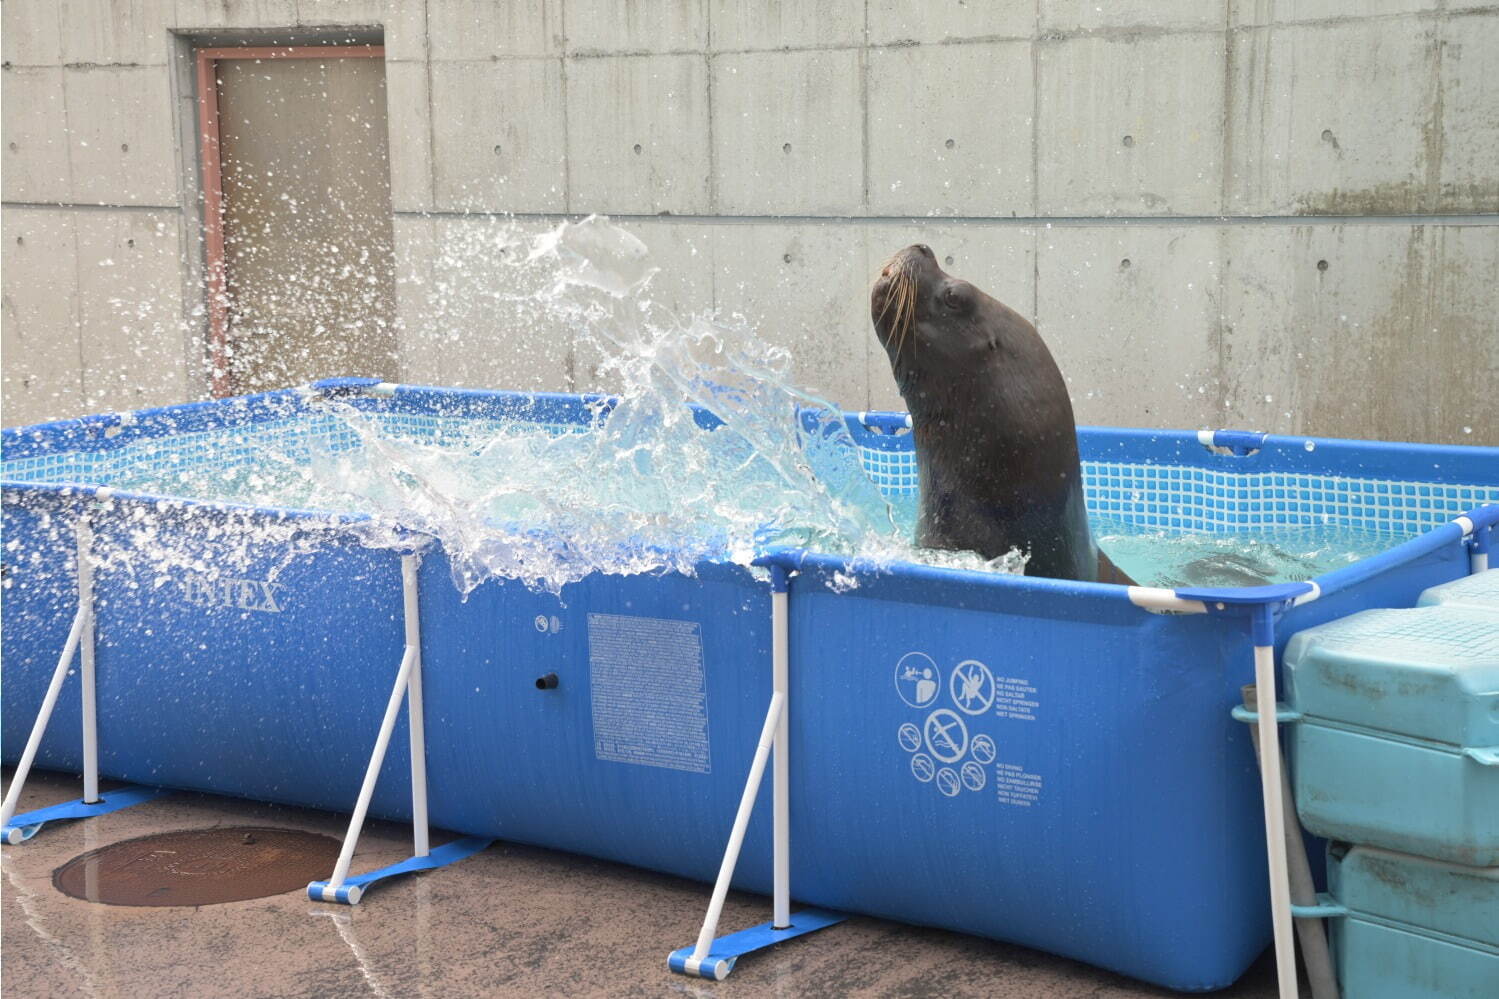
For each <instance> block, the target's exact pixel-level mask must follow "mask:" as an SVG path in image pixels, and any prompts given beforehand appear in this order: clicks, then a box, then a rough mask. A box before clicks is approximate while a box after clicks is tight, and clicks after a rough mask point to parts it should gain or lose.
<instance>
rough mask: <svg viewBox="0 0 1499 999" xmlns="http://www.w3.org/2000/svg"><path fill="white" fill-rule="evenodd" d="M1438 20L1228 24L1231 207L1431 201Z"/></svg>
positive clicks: (1364, 210)
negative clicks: (1232, 29) (1236, 28)
mask: <svg viewBox="0 0 1499 999" xmlns="http://www.w3.org/2000/svg"><path fill="white" fill-rule="evenodd" d="M1435 32H1436V22H1434V21H1413V20H1408V19H1395V20H1376V21H1350V22H1343V23H1337V24H1327V25H1297V26H1293V27H1286V28H1264V29H1254V30H1250V31H1244V32H1236V33H1235V34H1234V35H1233V41H1232V44H1233V54H1232V60H1233V63H1232V65H1233V75H1234V79H1233V83H1232V85H1231V87H1232V94H1233V99H1232V107H1231V108H1230V109H1229V115H1230V119H1229V136H1230V138H1229V143H1228V146H1229V153H1228V156H1229V162H1228V169H1229V205H1228V207H1229V209H1230V210H1231V211H1232V212H1234V213H1244V214H1266V215H1276V214H1292V213H1304V214H1323V213H1331V214H1340V215H1343V214H1346V215H1361V214H1368V215H1399V214H1403V213H1406V212H1421V211H1424V210H1427V208H1428V206H1429V204H1430V200H1431V199H1430V197H1429V192H1428V183H1429V177H1428V172H1429V171H1431V170H1434V169H1435V168H1436V165H1437V162H1438V157H1437V153H1436V150H1435V149H1434V148H1433V145H1434V144H1435V143H1436V142H1437V141H1438V139H1437V136H1438V129H1437V128H1436V123H1435V121H1434V116H1435V100H1436V92H1435V81H1436V77H1437V74H1436V63H1435V59H1436V47H1437V46H1436V35H1435Z"/></svg>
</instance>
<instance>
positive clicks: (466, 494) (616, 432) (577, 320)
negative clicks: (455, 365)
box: [119, 217, 1025, 594]
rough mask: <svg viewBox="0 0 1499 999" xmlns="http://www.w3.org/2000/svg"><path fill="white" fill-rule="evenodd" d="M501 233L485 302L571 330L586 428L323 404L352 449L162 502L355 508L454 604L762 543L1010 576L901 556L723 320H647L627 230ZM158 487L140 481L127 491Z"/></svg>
mask: <svg viewBox="0 0 1499 999" xmlns="http://www.w3.org/2000/svg"><path fill="white" fill-rule="evenodd" d="M504 238H505V239H506V240H507V241H508V243H509V245H510V246H512V247H515V246H517V245H518V246H519V247H521V248H523V249H524V252H507V253H506V254H505V255H504V258H503V259H505V260H506V261H508V266H509V268H510V269H511V274H510V275H509V276H511V277H513V283H512V284H513V290H509V291H507V292H506V293H505V294H504V295H503V296H497V297H499V298H501V299H502V301H504V302H506V303H508V304H511V305H513V306H514V307H515V308H516V309H517V310H519V311H521V312H532V311H536V312H540V313H544V314H547V315H548V317H549V318H550V319H551V320H553V321H554V322H555V321H559V320H560V321H561V322H562V323H564V324H566V325H568V326H571V327H572V328H574V329H576V330H578V331H580V332H581V333H582V339H583V341H584V342H586V343H587V344H589V346H590V347H591V348H592V349H594V350H596V351H597V352H598V353H599V354H600V355H602V361H601V362H600V365H599V367H600V372H601V374H602V376H603V377H604V378H605V380H606V381H608V382H609V383H612V384H615V385H618V386H620V391H619V393H618V397H617V401H614V402H613V403H612V405H611V404H610V403H608V402H606V401H604V400H602V399H600V400H598V401H597V402H595V403H594V404H593V406H592V421H591V424H590V425H589V426H587V427H584V428H573V429H575V430H578V429H581V430H583V431H584V432H567V430H566V429H563V428H558V427H555V426H548V425H543V424H536V423H529V422H525V421H514V422H509V423H498V424H474V426H476V427H479V428H480V429H478V430H477V431H475V430H472V429H471V430H470V432H469V433H468V434H466V435H463V437H462V439H461V440H460V441H459V442H458V443H457V444H456V445H454V444H452V443H449V444H446V445H444V444H432V443H422V442H417V441H413V440H409V439H402V438H401V437H399V436H393V435H391V434H389V433H387V432H386V430H385V428H384V425H383V424H382V422H381V419H380V416H379V414H377V413H369V412H365V411H363V410H360V409H358V408H356V407H355V406H353V405H352V404H349V403H347V402H338V401H330V402H327V403H325V404H323V406H324V408H325V409H326V410H327V411H328V412H330V413H333V414H334V415H336V417H337V418H338V419H339V420H341V421H343V422H344V423H345V424H346V425H347V426H348V427H349V428H350V429H352V430H353V431H354V433H355V434H356V435H357V437H358V440H359V446H358V447H356V448H354V449H352V450H333V449H332V448H330V447H326V446H325V447H322V448H316V447H315V448H314V453H313V455H312V457H311V460H308V459H307V457H306V455H305V454H304V455H301V456H298V457H292V456H288V455H280V454H276V453H268V454H265V455H264V456H262V460H261V461H260V462H259V463H258V464H257V465H256V466H255V467H253V468H249V469H237V470H234V471H231V472H228V473H225V472H222V471H215V472H201V471H193V470H191V469H189V470H187V471H185V472H183V473H180V474H179V475H178V477H177V481H174V482H172V483H170V485H169V487H168V488H169V491H170V493H171V494H172V495H188V496H195V497H201V498H211V499H227V500H235V501H238V502H248V503H252V504H254V505H257V506H285V507H299V508H304V509H323V510H338V511H358V512H362V513H369V514H371V515H372V520H371V521H370V522H369V523H368V524H365V525H362V526H360V527H359V528H357V530H359V532H360V533H361V535H362V536H363V538H364V540H365V541H366V543H369V544H372V545H377V546H392V547H394V546H400V545H405V544H408V543H409V541H408V539H409V532H410V531H413V530H414V531H417V532H420V533H422V534H425V535H429V536H431V537H433V538H436V539H437V540H439V541H440V542H441V543H442V545H443V547H444V550H445V551H446V553H447V555H448V557H449V560H450V562H451V564H452V568H453V580H454V583H455V585H456V586H457V587H458V588H459V589H460V591H462V592H464V593H465V594H466V593H468V592H470V591H472V590H473V589H474V587H476V586H478V585H479V584H480V583H482V582H484V581H485V580H486V579H490V578H496V577H499V578H506V579H517V580H521V581H523V582H524V583H526V584H527V585H528V586H531V587H534V588H537V589H542V590H546V591H550V592H553V593H558V592H560V590H561V588H562V587H563V586H565V585H566V584H568V583H571V582H575V581H577V580H580V579H582V578H583V577H584V576H587V575H588V574H589V573H591V572H607V573H643V572H660V571H676V572H682V573H688V574H690V573H692V572H693V571H694V568H695V566H696V565H697V564H698V563H700V562H702V561H729V562H734V563H737V564H740V565H748V564H749V563H750V562H751V561H752V560H753V559H754V558H755V557H756V556H757V555H759V554H761V553H763V552H764V551H765V550H766V549H767V548H769V547H773V546H777V545H798V546H805V547H808V548H812V549H815V550H818V551H824V552H832V553H837V554H846V555H857V556H859V557H860V559H861V561H862V560H867V562H868V564H869V565H870V566H871V567H880V566H882V565H885V564H888V563H889V562H891V561H895V560H903V561H921V562H926V563H928V564H938V565H945V566H949V567H957V568H969V569H989V570H996V571H1004V572H1020V571H1022V570H1023V568H1024V562H1025V559H1024V556H1022V555H1020V554H1019V553H1018V552H1017V553H1012V554H1011V555H1010V556H1007V557H1005V558H1001V559H997V560H994V561H992V562H989V561H984V560H982V559H981V558H980V557H979V556H977V555H975V554H972V553H967V554H960V553H944V552H932V551H927V550H922V549H917V548H915V547H914V546H913V545H912V544H911V543H910V542H909V540H908V539H909V537H910V535H911V531H910V525H909V522H908V517H906V516H903V515H902V511H898V510H896V509H895V508H893V507H892V506H891V504H890V503H889V502H888V501H887V500H886V499H885V498H884V497H883V496H882V495H881V494H880V492H879V490H878V488H877V487H876V486H875V485H874V483H873V482H871V481H870V479H869V478H868V476H867V475H866V474H865V473H864V471H863V468H862V467H861V466H860V464H859V461H858V459H857V451H856V450H855V446H854V442H853V440H852V438H851V436H850V435H849V432H848V430H847V428H846V426H845V425H844V423H843V420H842V417H841V415H840V414H839V413H838V412H837V410H836V408H835V407H834V406H832V404H830V403H828V402H826V401H824V400H821V399H818V398H816V397H814V396H811V395H808V394H806V393H805V392H803V391H801V390H799V389H798V388H796V387H795V386H794V385H793V383H792V381H791V376H790V368H791V356H790V354H789V353H788V352H787V351H786V350H784V349H783V348H780V347H777V346H774V345H771V344H768V343H766V342H765V341H763V340H762V339H760V338H759V337H758V336H756V335H755V331H754V330H753V329H752V328H750V327H749V326H747V325H744V324H742V323H740V324H733V323H727V322H724V321H722V320H719V319H717V318H715V317H712V316H709V315H693V316H688V317H685V318H681V317H678V316H676V315H674V314H672V313H671V312H670V311H669V310H668V309H666V308H664V307H662V306H661V305H659V304H658V303H657V302H656V301H655V300H654V298H653V297H652V295H651V284H652V279H653V277H654V276H655V274H656V271H657V268H656V267H655V266H654V265H652V263H651V261H650V255H649V252H648V250H647V248H646V246H645V245H644V244H643V243H642V242H641V241H640V240H639V239H637V238H636V237H634V236H633V235H631V234H630V233H628V232H626V231H624V230H622V229H620V228H618V227H616V226H614V225H612V224H610V223H609V222H608V221H607V220H606V219H603V218H599V217H590V218H588V219H585V220H584V221H582V222H578V223H564V224H562V225H560V226H559V227H558V228H556V229H555V230H553V231H551V232H548V233H544V234H542V235H540V236H538V237H536V238H534V239H531V240H525V239H524V237H522V236H520V235H519V234H518V233H517V232H516V231H515V230H513V229H511V230H509V231H508V232H506V233H505V235H504ZM465 349H468V350H476V349H482V347H481V346H480V345H479V344H468V345H465ZM707 414H711V416H709V415H707ZM452 422H457V421H452ZM709 427H711V429H710V428H709ZM119 485H121V486H124V487H125V488H131V487H132V484H131V483H119ZM164 485H165V484H164V483H162V482H161V479H160V474H159V473H157V474H156V476H155V478H154V480H153V481H152V482H151V483H149V484H148V483H145V482H141V483H136V484H134V486H135V487H137V488H143V489H148V491H152V492H158V493H159V492H161V491H162V490H163V486H164ZM838 585H839V587H840V588H852V587H853V586H855V585H856V582H855V581H854V579H853V577H848V578H846V579H844V580H842V581H840V582H839V584H838Z"/></svg>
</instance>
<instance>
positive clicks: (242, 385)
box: [198, 46, 396, 395]
mask: <svg viewBox="0 0 1499 999" xmlns="http://www.w3.org/2000/svg"><path fill="white" fill-rule="evenodd" d="M382 55H383V50H382V49H380V48H379V47H376V46H357V47H339V48H334V47H320V48H310V47H302V48H277V49H252V48H237V49H205V50H200V52H199V54H198V69H199V74H198V76H199V94H200V100H201V101H202V124H203V129H202V131H203V161H204V191H205V233H206V236H207V240H206V244H207V264H208V282H207V283H208V288H207V295H208V305H209V339H210V351H209V353H210V358H211V363H212V367H213V371H214V377H213V389H214V394H215V395H227V394H231V393H240V392H259V391H264V390H267V389H273V388H283V387H286V386H289V385H299V384H304V383H306V382H309V381H313V380H315V379H318V378H324V377H328V376H331V375H354V376H366V377H386V378H390V377H394V374H395V370H394V369H395V359H396V342H395V327H394V318H395V258H394V239H393V233H392V223H391V202H390V166H389V143H388V137H387V132H386V112H385V63H384V60H383V58H381V56H382Z"/></svg>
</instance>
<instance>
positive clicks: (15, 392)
mask: <svg viewBox="0 0 1499 999" xmlns="http://www.w3.org/2000/svg"><path fill="white" fill-rule="evenodd" d="M74 217H75V213H74V212H70V211H67V210H65V209H30V208H11V207H6V208H5V209H4V211H3V214H0V219H3V225H0V251H3V252H0V340H3V343H0V352H3V354H4V357H5V363H4V365H3V366H0V417H3V422H4V424H5V426H7V427H14V426H20V425H23V424H28V423H40V422H42V421H44V420H57V419H64V418H67V417H73V416H79V415H82V413H83V380H82V368H81V359H80V357H81V355H80V348H79V332H78V295H77V291H78V266H77V243H76V239H75V236H74V231H73V219H74Z"/></svg>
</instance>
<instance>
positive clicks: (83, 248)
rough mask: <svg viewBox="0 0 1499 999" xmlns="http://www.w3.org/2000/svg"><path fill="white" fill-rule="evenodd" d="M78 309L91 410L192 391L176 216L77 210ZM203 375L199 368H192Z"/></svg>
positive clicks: (166, 399) (173, 399)
mask: <svg viewBox="0 0 1499 999" xmlns="http://www.w3.org/2000/svg"><path fill="white" fill-rule="evenodd" d="M74 224H75V226H76V227H77V232H78V312H79V325H80V327H81V330H82V343H83V389H84V405H85V408H86V409H88V410H89V411H90V412H104V411H112V410H132V409H141V408H144V407H146V406H162V405H168V404H171V403H178V402H183V401H185V400H186V399H188V398H189V397H190V396H191V395H193V394H194V393H193V392H192V391H191V390H190V389H189V381H190V375H189V371H188V347H187V343H188V340H187V337H188V331H187V327H186V323H185V321H184V314H183V308H182V274H181V272H182V266H181V241H180V238H179V236H180V234H179V232H178V225H179V216H178V215H177V214H176V213H174V212H169V211H161V212H138V211H103V212H101V211H94V212H79V213H77V216H76V218H75V220H74ZM192 378H193V379H194V380H199V379H201V378H202V373H201V372H198V371H195V372H192Z"/></svg>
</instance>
